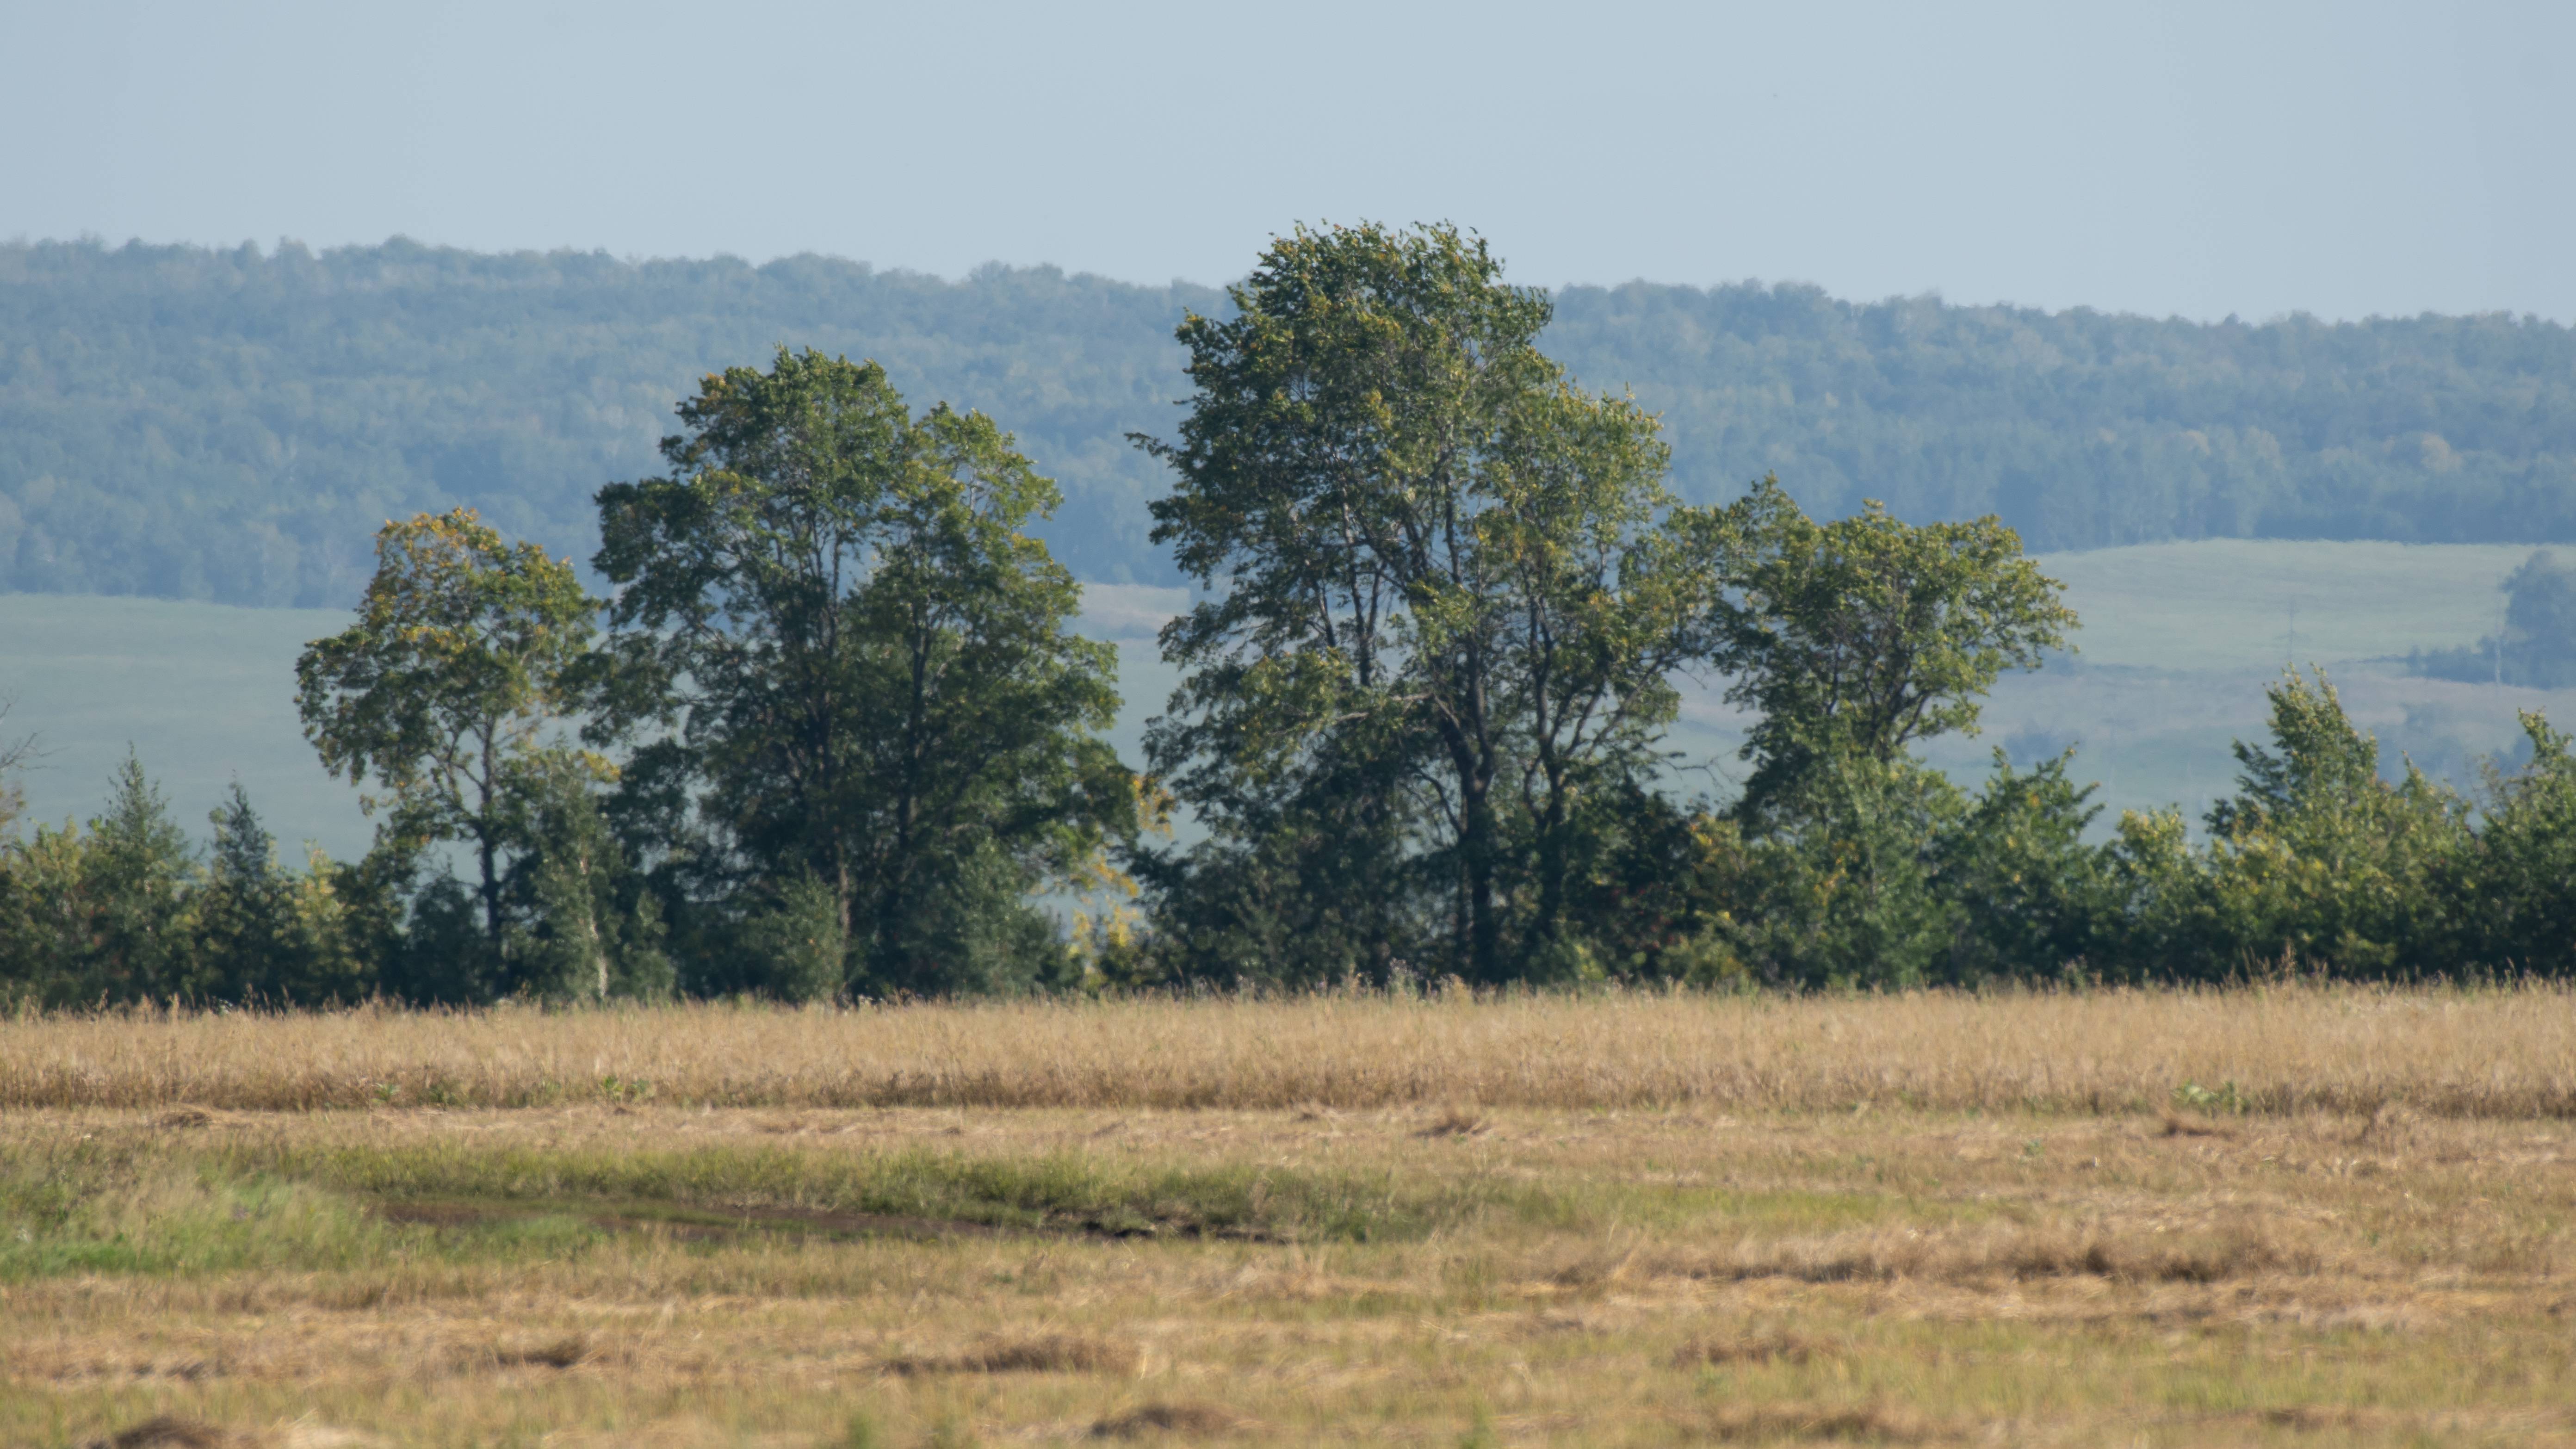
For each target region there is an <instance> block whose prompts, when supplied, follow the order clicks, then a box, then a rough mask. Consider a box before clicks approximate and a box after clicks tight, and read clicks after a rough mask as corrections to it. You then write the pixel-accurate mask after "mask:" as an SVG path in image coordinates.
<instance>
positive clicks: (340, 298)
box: [0, 240, 2576, 604]
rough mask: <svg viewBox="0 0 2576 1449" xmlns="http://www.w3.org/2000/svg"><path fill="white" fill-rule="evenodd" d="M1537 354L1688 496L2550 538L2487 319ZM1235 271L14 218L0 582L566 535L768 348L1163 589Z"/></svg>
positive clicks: (1643, 304)
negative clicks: (57, 236)
mask: <svg viewBox="0 0 2576 1449" xmlns="http://www.w3.org/2000/svg"><path fill="white" fill-rule="evenodd" d="M1556 300H1557V320H1556V323H1555V326H1554V327H1553V328H1552V329H1551V330H1550V331H1549V333H1548V334H1547V345H1548V347H1549V348H1550V350H1551V351H1552V352H1554V353H1555V355H1556V356H1557V357H1558V358H1559V359H1560V360H1562V361H1564V362H1565V363H1567V364H1568V365H1569V366H1570V367H1571V368H1572V369H1573V370H1574V371H1575V373H1576V374H1577V375H1578V376H1579V377H1580V378H1581V379H1582V380H1583V381H1585V382H1586V383H1588V384H1590V385H1593V386H1596V387H1613V388H1615V387H1619V386H1622V385H1626V386H1629V387H1632V388H1633V389H1634V390H1635V391H1636V393H1637V394H1638V396H1639V397H1640V398H1641V399H1642V400H1644V401H1645V402H1646V403H1647V404H1648V405H1649V406H1651V407H1653V408H1656V409H1659V410H1660V411H1662V413H1663V415H1664V420H1665V423H1666V425H1667V427H1668V430H1669V436H1670V438H1671V441H1672V443H1673V449H1674V473H1675V481H1676V483H1677V485H1678V486H1679V488H1680V491H1681V492H1682V493H1684V494H1685V495H1686V496H1688V497H1690V498H1692V499H1694V500H1696V501H1712V500H1716V499H1720V498H1725V497H1729V496H1732V495H1733V494H1734V493H1735V492H1736V491H1738V490H1739V489H1741V488H1742V487H1743V485H1744V483H1745V482H1746V480H1748V479H1749V478H1752V477H1755V476H1758V475H1760V474H1762V473H1764V472H1777V473H1778V474H1779V475H1780V477H1781V479H1782V481H1783V482H1784V483H1786V484H1787V485H1788V487H1789V488H1790V490H1791V491H1792V493H1794V494H1795V495H1797V496H1798V497H1799V498H1800V500H1801V501H1802V502H1804V503H1805V504H1806V505H1807V506H1808V507H1809V508H1811V509H1815V510H1818V511H1821V512H1827V513H1839V512H1842V511H1845V510H1847V509H1849V508H1852V507H1855V506H1857V504H1858V501H1859V500H1860V499H1861V498H1863V497H1875V498H1883V499H1886V500H1887V501H1888V502H1889V503H1890V504H1891V505H1892V506H1893V507H1894V508H1895V509H1896V511H1897V512H1898V513H1899V514H1901V515H1903V516H1905V517H1908V518H1913V519H1918V520H1920V519H1929V518H1935V517H1960V516H1966V515H1973V514H1978V513H1984V512H1987V511H1994V512H1999V513H2001V514H2002V515H2003V516H2004V518H2005V519H2006V520H2007V521H2009V522H2011V523H2013V524H2014V525H2016V526H2017V527H2019V528H2020V529H2021V530H2022V533H2023V536H2024V538H2025V540H2026V541H2027V542H2028V543H2029V544H2030V545H2031V546H2032V547H2034V548H2041V549H2048V548H2074V547H2087V546H2096V545H2105V544H2117V543H2132V542H2145V541H2151V540H2157V539H2165V538H2192V537H2205V536H2273V537H2318V538H2388V539H2406V540H2422V541H2436V540H2440V541H2494V542H2544V541H2568V540H2576V333H2571V330H2570V329H2569V328H2567V327H2565V326H2561V325H2558V324H2554V323H2547V322H2538V321H2533V320H2530V319H2522V320H2515V319H2512V318H2507V317H2502V316H2488V317H2465V318H2455V317H2420V318H2408V319H2397V320H2375V321H2370V322H2364V323H2353V324H2336V325H2328V324H2324V323H2319V322H2316V321H2313V320H2310V319H2305V318H2293V319H2289V320H2286V321H2279V322H2271V323H2265V324H2262V325H2259V326H2257V325H2247V324H2241V323H2237V322H2233V321H2231V322H2227V323H2221V324H2215V325H2202V324H2196V323H2189V322H2181V321H2156V320H2151V319H2147V318H2140V317H2127V316H2109V315H2104V314H2100V313H2095V312H2090V311H2085V310H2080V309H2079V310H2076V311H2073V312H2065V313H2048V312H2039V311H2031V310H2023V309H2016V308H2005V307H1952V306H1945V305H1943V304H1941V303H1939V302H1937V301H1931V300H1906V301H1891V302H1884V303H1869V304H1862V303H1850V302H1842V301H1837V300H1835V299H1833V298H1830V297H1828V296H1826V295H1824V294H1823V293H1822V292H1820V291H1818V290H1816V289H1814V288H1810V287H1796V286H1781V287H1764V286H1759V285H1744V286H1731V287H1719V288H1714V289H1711V290H1707V291H1702V290H1698V289H1694V288H1689V287H1664V286H1651V285H1646V284H1632V285H1629V286H1625V287H1619V288H1613V289H1601V288H1592V287H1576V288H1570V289H1567V290H1565V291H1562V292H1560V293H1558V294H1557V299H1556ZM1223 305H1224V298H1223V296H1222V294H1221V293H1219V292H1217V291H1215V290H1212V289H1208V288H1203V287H1194V286H1188V285H1182V284H1175V285H1173V286H1169V287H1139V286H1131V285H1126V284H1121V283H1116V282H1109V281H1103V280H1101V279H1099V278H1096V277H1088V276H1074V277H1068V276H1066V275H1064V274H1063V273H1061V272H1058V271H1056V270H1054V269H1052V268H1036V269H1028V270H1014V269H1008V268H999V267H993V268H986V269H984V270H981V271H978V272H976V273H975V274H973V275H972V276H969V277H967V278H966V279H964V280H962V281H957V282H947V281H942V280H940V279H937V278H932V277H924V276H919V275H915V274H911V273H903V272H880V271H874V270H872V269H870V268H869V267H867V266H865V265H863V264H859V263H852V262H843V261H835V260H829V259H823V258H816V257H797V258H791V259H787V260H782V261H778V262H773V263H771V264H769V265H767V266H761V267H752V266H749V265H747V264H745V263H742V262H739V261H734V260H730V259H716V260H709V261H656V262H644V263H628V262H622V261H618V260H615V259H613V258H610V257H607V256H603V255H596V254H578V253H553V254H547V255H537V254H531V253H519V254H511V255H505V256H494V255H484V254H477V253H472V252H464V251H455V250H448V249H440V248H429V247H423V246H420V245H417V244H414V243H411V242H407V241H401V240H396V241H393V242H389V243H387V244H385V245H383V246H379V247H358V248H347V249H341V250H335V251H328V252H323V253H319V254H316V253H312V252H309V251H306V250H304V249H302V248H300V247H294V246H287V247H284V248H281V249H280V250H278V251H275V252H271V253H262V252H260V251H258V250H256V249H253V248H248V247H245V248H242V249H240V250H238V251H208V250H202V249H195V248H184V247H146V246H140V245H129V246H125V247H118V248H107V247H102V246H99V245H95V244H84V243H35V244H17V245H7V246H0V589H9V590H21V591H51V592H99V593H133V594H153V595H167V596H176V597H186V598H207V599H218V600H224V601H228V602H235V603H254V604H259V603H273V604H283V603H302V604H345V603H347V602H349V601H350V600H351V599H353V598H354V597H355V596H356V594H357V592H358V589H359V587H360V585H361V583H362V582H363V580H364V578H365V575H366V572H367V570H368V568H369V567H370V564H371V559H370V555H369V543H370V538H371V535H372V533H373V531H374V529H375V528H376V526H377V525H378V524H380V523H382V522H383V521H384V520H385V519H387V518H389V517H394V516H399V515H405V514H409V513H412V512H416V511H419V510H422V509H429V508H442V507H446V506H449V505H451V504H454V503H459V502H462V503H470V504H472V505H474V506H476V507H477V508H480V509H481V510H482V511H483V513H484V514H485V516H486V517H487V518H489V519H491V520H492V521H493V522H494V523H495V524H497V525H498V526H500V527H501V528H503V529H504V530H506V531H508V532H511V533H515V534H522V535H526V536H529V537H533V538H537V539H539V540H542V541H544V542H545V543H547V544H548V545H549V546H550V547H552V548H553V549H555V550H557V551H558V552H570V553H579V554H582V555H584V556H586V555H587V552H588V550H589V548H590V547H591V543H592V537H593V530H592V525H591V521H590V503H589V500H590V495H591V493H592V491H593V490H594V489H596V488H597V487H598V486H599V485H600V484H601V483H603V482H606V481H609V480H611V479H620V478H632V477H635V476H638V475H640V474H643V473H648V472H651V471H654V470H655V468H656V464H657V459H656V457H655V454H654V451H653V445H654V443H655V441H656V440H657V439H658V438H659V437H660V436H661V435H662V434H663V433H664V432H665V431H667V430H668V429H669V427H670V425H671V412H670V410H671V406H672V404H673V403H674V402H675V401H676V400H677V399H678V398H679V397H680V396H681V395H682V394H683V392H685V391H688V390H691V389H692V387H693V385H694V381H695V379H696V378H697V377H698V376H699V375H700V374H702V373H704V372H706V371H708V370H710V369H713V368H716V367H720V366H722V365H724V364H727V363H733V362H760V361H763V360H764V359H765V358H766V356H767V354H768V352H769V350H770V348H771V347H772V346H773V345H775V344H778V343H786V344H789V345H792V346H796V347H805V346H812V347H815V348H819V349H821V350H823V351H826V352H838V353H847V354H849V355H850V356H853V357H859V356H867V357H873V358H875V359H877V360H878V361H880V362H883V363H884V364H886V366H887V367H888V369H889V370H890V371H891V372H892V374H893V377H894V380H895V382H896V384H897V386H899V387H901V388H902V389H903V390H904V391H905V393H906V394H907V395H908V396H910V397H911V399H912V400H913V401H914V402H915V403H916V404H918V405H927V404H928V403H930V402H932V401H936V400H940V399H946V400H949V401H952V402H955V403H958V404H960V405H962V406H971V407H976V408H981V409H983V410H984V411H986V412H988V413H991V414H992V415H993V416H994V417H995V418H996V419H997V420H998V421H1000V422H1001V423H1002V425H1003V426H1005V427H1007V428H1010V429H1012V430H1013V431H1015V432H1017V433H1018V435H1019V437H1020V440H1021V443H1022V445H1023V446H1024V447H1025V448H1026V450H1027V451H1028V452H1029V453H1030V454H1031V456H1033V457H1034V458H1035V459H1036V460H1037V461H1038V463H1039V464H1040V465H1041V466H1042V467H1043V468H1045V469H1046V470H1047V471H1048V472H1050V473H1052V474H1053V475H1054V476H1055V477H1056V478H1057V479H1058V480H1059V481H1060V482H1061V483H1062V484H1063V485H1064V490H1065V495H1066V502H1065V506H1064V508H1063V509H1062V510H1061V512H1060V513H1059V515H1058V517H1057V519H1056V520H1055V522H1054V523H1053V524H1052V525H1051V526H1050V527H1049V528H1048V530H1047V533H1048V536H1049V538H1050V540H1051V541H1052V542H1053V544H1054V545H1055V548H1056V551H1057V553H1058V555H1059V556H1060V557H1062V558H1064V559H1065V561H1066V562H1067V563H1069V564H1070V565H1071V566H1072V567H1073V568H1074V570H1075V571H1076V572H1077V573H1080V574H1082V575H1084V576H1086V577H1090V578H1096V579H1110V580H1117V579H1136V580H1142V581H1168V580H1169V579H1170V578H1171V574H1170V570H1169V566H1168V564H1167V563H1166V561H1165V560H1164V559H1163V558H1161V557H1160V556H1159V555H1158V554H1157V553H1156V551H1155V550H1154V549H1152V548H1151V547H1150V546H1149V545H1148V544H1147V543H1146V541H1145V534H1146V530H1147V527H1148V521H1147V518H1146V515H1145V501H1146V500H1147V499H1148V498H1150V497H1152V496H1153V495H1154V494H1155V493H1157V492H1159V491H1160V490H1161V488H1162V487H1163V482H1162V479H1161V478H1160V477H1159V476H1158V474H1157V472H1156V470H1155V469H1154V468H1153V467H1152V466H1151V465H1150V464H1149V463H1148V461H1147V460H1145V459H1144V458H1142V457H1141V456H1140V455H1138V454H1137V453H1136V452H1135V451H1134V450H1133V449H1132V448H1130V447H1129V446H1128V445H1127V443H1126V441H1125V438H1124V434H1125V433H1126V432H1128V431H1129V430H1131V429H1145V430H1151V431H1157V432H1165V431H1168V430H1169V428H1170V427H1171V425H1172V423H1173V422H1174V421H1175V420H1176V419H1177V417H1178V416H1179V413H1178V409H1177V408H1175V407H1174V406H1172V404H1173V403H1174V402H1175V401H1176V400H1177V399H1179V398H1180V397H1181V396H1182V395H1183V394H1184V393H1185V391H1186V388H1187V384H1186V380H1185V379H1184V378H1183V377H1182V376H1181V374H1180V358H1181V353H1180V349H1179V348H1178V347H1177V346H1176V345H1175V344H1174V343H1173V341H1172V338H1171V332H1172V328H1173V326H1174V325H1175V324H1176V323H1178V322H1179V320H1180V319H1181V316H1182V314H1183V313H1184V312H1185V311H1186V310H1189V309H1198V310H1202V311H1207V310H1213V309H1216V308H1219V307H1222V306H1223Z"/></svg>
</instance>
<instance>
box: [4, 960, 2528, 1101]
mask: <svg viewBox="0 0 2576 1449" xmlns="http://www.w3.org/2000/svg"><path fill="white" fill-rule="evenodd" d="M2186 1084H2188V1085H2193V1086H2197V1087H2200V1088H2203V1089H2206V1090H2207V1091H2209V1092H2211V1093H2213V1094H2215V1093H2218V1092H2220V1091H2221V1089H2222V1088H2224V1087H2225V1086H2227V1085H2228V1084H2233V1096H2232V1097H2228V1098H2226V1101H2227V1103H2228V1105H2229V1106H2231V1107H2236V1106H2241V1107H2246V1108H2251V1109H2254V1110H2258V1111H2265V1112H2296V1111H2310V1110H2322V1111H2333V1112H2350V1113H2364V1114H2367V1113H2370V1112H2374V1111H2377V1110H2379V1109H2380V1108H2382V1107H2384V1106H2386V1105H2388V1104H2391V1103H2398V1104H2402V1105H2403V1106H2404V1107H2406V1108H2407V1109H2409V1110H2412V1111H2415V1112H2419V1113H2427V1114H2432V1115H2436V1116H2461V1117H2557V1116H2566V1115H2569V1114H2571V1113H2576V990H2571V989H2569V988H2567V987H2564V986H2546V985H2535V986H2520V987H2512V988H2504V989H2492V990H2471V991H2456V992H2453V991H2436V992H2412V991H2397V990H2380V989H2371V988H2361V987H2310V986H2295V985H2294V986H2282V987H2275V988H2268V989H2260V990H2238V991H2219V990H2207V991H2175V992H2131V991H2099V992H2084V993H2047V992H2042V993H2027V994H2005V995H1997V996H1985V997H1979V996H1970V995H1961V994H1955V993H1939V992H1935V993H1912V994H1899V995H1886V996H1861V997H1798V998H1781V997H1733V996H1730V997H1710V996H1690V995H1682V996H1663V995H1646V994H1609V995H1602V996H1592V997H1579V998H1575V997H1556V996H1522V997H1506V998H1503V999H1500V1000H1486V1001H1471V1000H1469V999H1467V998H1466V997H1465V995H1464V994H1463V993H1458V994H1453V995H1451V996H1448V997H1445V998H1434V999H1429V1000H1410V999H1401V998H1394V999H1390V998H1386V997H1379V996H1368V995H1358V996H1342V997H1325V998H1317V999H1304V1000H1285V1001H1282V1000H1200V1001H1129V1002H1111V1003H1080V1002H1077V1003H1059V1002H1018V1003H989V1004H941V1005H921V1006H900V1007H870V1008H864V1009H858V1010H828V1009H811V1010H804V1011H793V1010H778V1009H772V1008H766V1007H757V1006H722V1005H693V1006H675V1007H666V1008H657V1009H649V1010H626V1011H615V1010H611V1011H574V1012H545V1011H539V1010H535V1009H529V1008H503V1009H499V1010H491V1011H477V1012H463V1013H412V1012H404V1011H398V1010H391V1009H366V1010H358V1011H347V1012H339V1013H333V1014H328V1015H312V1016H291V1017H279V1016H263V1015H256V1014H245V1013H232V1014H185V1013H182V1014H156V1013H148V1012H138V1013H130V1014H129V1013H107V1014H101V1015H89V1016H78V1015H76V1016H54V1017H45V1016H28V1017H21V1018H18V1019H13V1020H0V1107H80V1106H96V1107H138V1108H139V1107H177V1108H179V1109H180V1110H181V1112H183V1113H184V1112H203V1111H205V1110H207V1109H210V1108H211V1109H241V1110H258V1111H305V1110H313V1109H321V1108H335V1107H367V1106H383V1105H391V1106H425V1105H426V1106H491V1107H522V1106H542V1105H552V1104H558V1103H568V1102H585V1101H607V1102H618V1103H626V1104H636V1103H642V1102H648V1101H651V1102H662V1103H683V1104H691V1105H713V1106H743V1107H749V1106H766V1107H818V1108H819V1107H893V1106H959V1107H1083V1108H1108V1109H1116V1108H1148V1107H1151V1108H1166V1109H1175V1108H1188V1109H1199V1108H1251V1109H1258V1108H1299V1107H1308V1108H1325V1107H1329V1108H1340V1109H1373V1108H1382V1107H1410V1106H1421V1105H1445V1106H1449V1107H1452V1108H1453V1109H1454V1115H1453V1117H1452V1119H1451V1120H1450V1123H1449V1125H1448V1126H1447V1127H1446V1128H1445V1129H1443V1130H1447V1131H1451V1132H1458V1131H1472V1130H1473V1126H1474V1123H1475V1121H1476V1112H1477V1111H1478V1110H1479V1109H1483V1108H1494V1107H1554V1108H1612V1109H1616V1108H1637V1107H1654V1106H1674V1107H1708V1108H1726V1109H1733V1110H1749V1111H1786V1110H1804V1109H1815V1108H1835V1109H1849V1108H1851V1107H1854V1106H1858V1105H1877V1106H1907V1107H1915V1108H1928V1109H1946V1110H1971V1109H1974V1110H1984V1111H2022V1110H2028V1111H2048V1112H2063V1111H2077V1112H2120V1111H2134V1110H2141V1109H2154V1108H2160V1107H2163V1106H2165V1105H2167V1104H2168V1103H2169V1102H2170V1101H2171V1100H2172V1098H2173V1094H2174V1093H2175V1092H2176V1090H2177V1089H2178V1088H2182V1087H2184V1086H2186ZM171 1120H172V1123H173V1125H180V1119H178V1118H176V1117H174V1118H173V1119H171Z"/></svg>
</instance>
